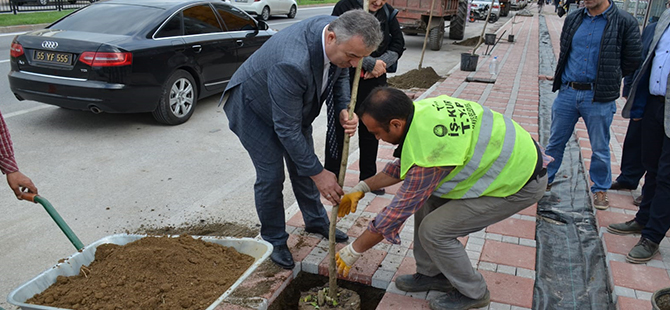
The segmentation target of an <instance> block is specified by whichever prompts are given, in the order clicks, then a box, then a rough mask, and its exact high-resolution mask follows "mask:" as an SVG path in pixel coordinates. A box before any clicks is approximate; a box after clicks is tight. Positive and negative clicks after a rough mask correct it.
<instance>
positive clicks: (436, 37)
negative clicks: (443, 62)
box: [428, 26, 444, 51]
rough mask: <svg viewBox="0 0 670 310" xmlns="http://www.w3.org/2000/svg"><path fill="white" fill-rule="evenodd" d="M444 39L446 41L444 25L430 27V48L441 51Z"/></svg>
mask: <svg viewBox="0 0 670 310" xmlns="http://www.w3.org/2000/svg"><path fill="white" fill-rule="evenodd" d="M442 41H444V26H441V27H434V28H433V29H430V33H429V34H428V45H429V47H430V49H431V50H433V51H439V50H440V49H441V48H442Z"/></svg>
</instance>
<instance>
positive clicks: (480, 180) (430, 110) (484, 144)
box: [400, 96, 538, 199]
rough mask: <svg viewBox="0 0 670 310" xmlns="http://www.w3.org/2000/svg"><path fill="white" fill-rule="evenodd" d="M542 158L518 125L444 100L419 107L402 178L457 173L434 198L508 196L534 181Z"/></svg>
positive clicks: (473, 106) (403, 160) (469, 103)
mask: <svg viewBox="0 0 670 310" xmlns="http://www.w3.org/2000/svg"><path fill="white" fill-rule="evenodd" d="M537 160H538V154H537V149H536V146H535V142H534V140H533V139H532V137H531V136H530V134H529V133H528V132H527V131H526V130H524V129H523V128H522V127H521V126H520V125H519V124H517V123H516V122H515V121H513V120H511V119H510V118H507V117H504V116H503V115H502V114H500V113H498V112H495V111H491V110H490V109H489V108H487V107H484V106H481V105H479V104H478V103H476V102H472V101H467V100H462V99H458V98H452V97H449V96H439V97H435V98H429V99H424V100H420V101H417V102H414V116H413V119H412V121H411V124H410V127H409V129H408V131H407V135H406V137H405V141H404V144H403V147H402V153H401V157H400V178H401V179H404V178H405V176H406V174H407V171H409V169H410V168H411V167H412V166H413V165H417V166H419V167H444V166H455V167H456V168H455V169H454V170H453V171H451V173H449V175H447V177H446V178H444V179H443V180H442V181H441V182H440V184H439V185H438V186H437V188H435V191H434V192H433V195H435V196H438V197H442V198H449V199H466V198H476V197H481V196H491V197H506V196H509V195H512V194H514V193H516V192H518V191H519V190H520V189H521V188H522V187H523V186H524V185H525V184H526V183H527V182H528V180H529V179H530V177H531V175H532V174H533V172H534V170H535V166H536V164H537Z"/></svg>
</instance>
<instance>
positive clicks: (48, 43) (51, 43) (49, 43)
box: [42, 41, 58, 50]
mask: <svg viewBox="0 0 670 310" xmlns="http://www.w3.org/2000/svg"><path fill="white" fill-rule="evenodd" d="M42 47H43V48H48V49H52V50H54V49H56V48H57V47H58V42H56V41H44V42H42Z"/></svg>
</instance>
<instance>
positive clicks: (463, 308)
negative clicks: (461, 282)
mask: <svg viewBox="0 0 670 310" xmlns="http://www.w3.org/2000/svg"><path fill="white" fill-rule="evenodd" d="M490 303H491V294H490V293H489V290H488V289H487V290H486V294H484V297H482V298H479V299H472V298H469V297H466V296H465V295H463V294H461V292H459V291H457V290H456V289H452V290H450V291H449V292H448V293H447V294H446V295H442V296H439V297H437V298H435V299H433V300H431V301H430V309H432V310H447V309H448V310H468V309H473V308H481V307H486V306H488V305H489V304H490Z"/></svg>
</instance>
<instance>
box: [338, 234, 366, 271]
mask: <svg viewBox="0 0 670 310" xmlns="http://www.w3.org/2000/svg"><path fill="white" fill-rule="evenodd" d="M352 245H353V242H352V243H349V245H347V246H345V247H344V248H342V249H341V250H340V251H339V252H338V253H337V254H336V255H335V256H336V259H337V274H341V275H342V276H344V277H345V278H346V277H348V276H349V271H351V267H352V266H353V265H354V263H355V262H356V261H357V260H358V259H359V258H360V257H361V253H358V252H356V250H354V247H353V246H352Z"/></svg>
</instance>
